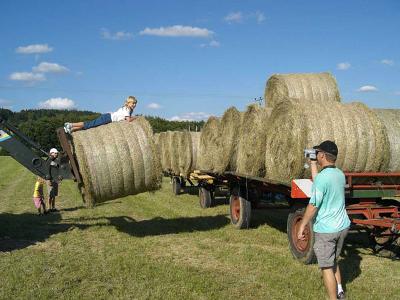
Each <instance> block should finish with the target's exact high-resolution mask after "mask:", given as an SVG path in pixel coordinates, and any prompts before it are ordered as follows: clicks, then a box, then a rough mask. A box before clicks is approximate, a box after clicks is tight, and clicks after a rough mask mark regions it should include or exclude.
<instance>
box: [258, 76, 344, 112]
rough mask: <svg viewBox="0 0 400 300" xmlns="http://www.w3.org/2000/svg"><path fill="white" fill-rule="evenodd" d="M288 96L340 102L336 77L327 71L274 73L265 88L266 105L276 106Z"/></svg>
mask: <svg viewBox="0 0 400 300" xmlns="http://www.w3.org/2000/svg"><path fill="white" fill-rule="evenodd" d="M288 98H291V99H299V100H302V101H307V102H326V101H335V102H340V94H339V88H338V86H337V83H336V79H335V78H334V77H333V76H332V75H331V74H330V73H327V72H326V73H299V74H275V75H272V76H271V77H270V78H269V79H268V81H267V85H266V88H265V94H264V99H265V105H266V106H267V107H274V106H275V105H277V104H278V103H279V102H281V101H284V100H285V99H288Z"/></svg>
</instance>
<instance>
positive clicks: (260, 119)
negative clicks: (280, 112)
mask: <svg viewBox="0 0 400 300" xmlns="http://www.w3.org/2000/svg"><path fill="white" fill-rule="evenodd" d="M271 111H272V109H271V108H266V107H261V106H260V105H258V104H252V105H249V106H248V107H247V110H246V112H245V113H244V115H243V122H242V126H241V128H240V133H239V145H238V155H237V168H236V172H238V173H241V174H245V175H250V176H257V177H264V175H265V143H266V137H267V136H266V131H267V126H268V118H269V116H270V115H271Z"/></svg>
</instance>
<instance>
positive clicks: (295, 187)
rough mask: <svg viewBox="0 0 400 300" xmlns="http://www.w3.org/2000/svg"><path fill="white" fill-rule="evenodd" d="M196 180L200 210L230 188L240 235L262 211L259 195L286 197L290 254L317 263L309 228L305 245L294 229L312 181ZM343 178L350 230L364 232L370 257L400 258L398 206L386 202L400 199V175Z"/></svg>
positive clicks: (207, 176)
mask: <svg viewBox="0 0 400 300" xmlns="http://www.w3.org/2000/svg"><path fill="white" fill-rule="evenodd" d="M198 174H199V175H198V182H199V183H198V185H199V186H200V190H199V197H200V204H201V203H202V202H205V201H206V202H207V201H209V202H210V203H212V201H213V199H212V198H213V191H214V190H215V188H216V186H217V185H225V186H226V187H228V188H229V191H230V201H229V203H230V205H229V207H230V217H231V223H232V224H233V225H234V226H235V227H236V228H238V229H245V228H249V227H250V222H251V214H252V210H253V209H254V208H259V207H260V205H259V204H260V202H261V200H262V197H263V195H265V194H271V193H274V194H281V195H284V196H285V198H286V201H287V204H288V206H289V207H290V213H289V214H288V218H287V234H288V239H289V247H290V251H291V252H292V254H293V256H294V257H295V258H296V259H298V260H300V261H302V262H304V263H306V264H308V263H311V262H313V261H314V260H315V255H314V251H313V247H312V246H313V243H314V233H313V231H312V224H309V225H308V226H307V228H306V233H305V236H306V239H305V240H298V239H297V231H298V227H299V225H300V222H301V220H302V218H303V215H304V211H305V207H306V206H307V204H308V201H309V198H310V196H311V187H312V181H311V179H296V180H293V181H292V183H291V185H287V184H284V183H280V182H276V181H271V180H268V179H265V178H259V177H251V176H245V175H243V174H238V173H235V172H225V173H223V174H219V175H218V174H214V173H212V172H207V171H202V172H199V173H198ZM345 176H346V183H347V184H346V190H345V195H346V210H347V214H348V215H349V217H350V219H351V221H352V228H354V229H363V230H367V232H368V233H369V237H370V242H371V247H372V249H373V250H374V251H380V250H381V249H388V248H390V249H395V250H394V251H397V254H400V253H398V251H399V248H400V244H399V241H400V239H399V237H400V202H398V201H396V200H390V198H394V197H399V196H400V173H345ZM210 198H211V200H209V199H210ZM207 203H208V202H207ZM202 207H205V206H203V205H202ZM261 207H262V206H261ZM269 207H271V206H269Z"/></svg>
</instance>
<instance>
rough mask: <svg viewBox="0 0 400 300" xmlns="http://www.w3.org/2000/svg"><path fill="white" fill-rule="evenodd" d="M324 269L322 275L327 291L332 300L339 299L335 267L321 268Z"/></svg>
mask: <svg viewBox="0 0 400 300" xmlns="http://www.w3.org/2000/svg"><path fill="white" fill-rule="evenodd" d="M321 271H322V277H323V279H324V285H325V288H326V291H327V293H328V297H329V299H331V300H336V299H337V293H336V287H337V283H336V277H335V273H334V272H333V268H323V269H321Z"/></svg>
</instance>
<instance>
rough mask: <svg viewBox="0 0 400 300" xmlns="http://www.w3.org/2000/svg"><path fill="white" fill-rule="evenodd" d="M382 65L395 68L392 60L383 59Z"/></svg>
mask: <svg viewBox="0 0 400 300" xmlns="http://www.w3.org/2000/svg"><path fill="white" fill-rule="evenodd" d="M381 63H382V64H384V65H388V66H393V65H394V61H393V60H391V59H382V60H381Z"/></svg>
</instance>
